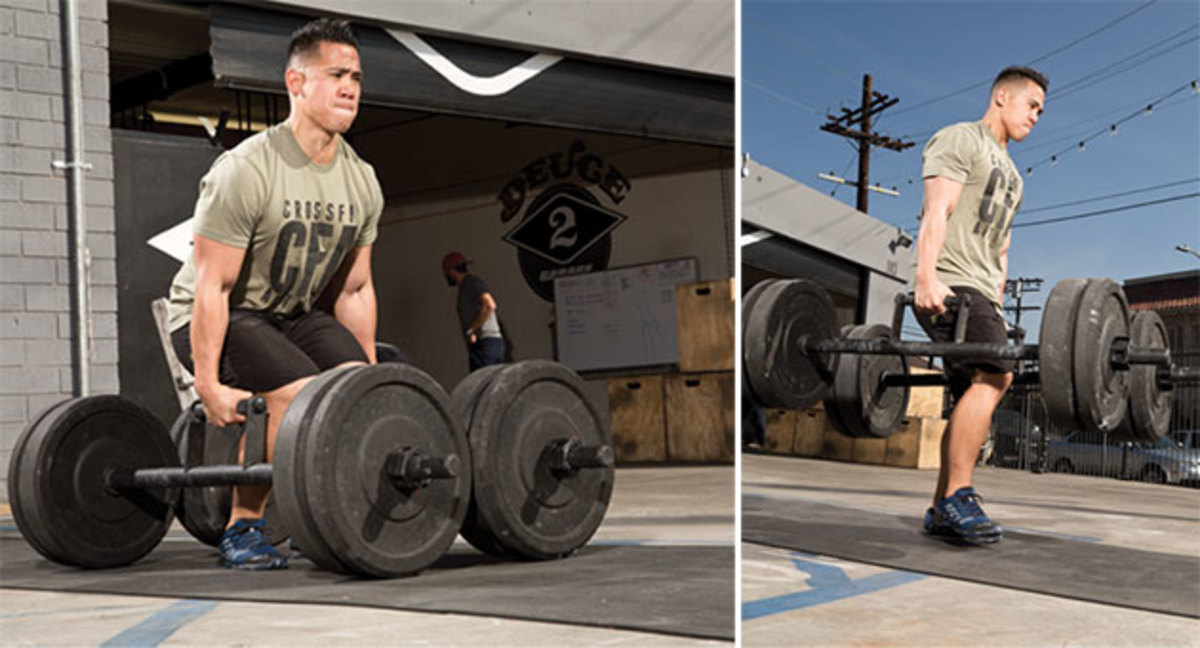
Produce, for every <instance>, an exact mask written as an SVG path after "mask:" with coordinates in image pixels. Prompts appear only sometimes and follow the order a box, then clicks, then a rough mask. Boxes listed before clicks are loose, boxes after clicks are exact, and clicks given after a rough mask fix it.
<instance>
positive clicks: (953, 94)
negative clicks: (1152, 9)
mask: <svg viewBox="0 0 1200 648" xmlns="http://www.w3.org/2000/svg"><path fill="white" fill-rule="evenodd" d="M1155 2H1157V0H1150V1H1149V2H1146V3H1145V4H1141V5H1138V6H1137V7H1136V8H1134V9H1133V11H1130V12H1129V13H1126V14H1124V15H1122V16H1120V17H1118V18H1116V19H1115V20H1112V21H1109V22H1107V23H1105V24H1103V25H1101V26H1100V27H1097V28H1096V29H1094V30H1092V31H1090V32H1088V33H1087V34H1084V35H1083V36H1080V37H1079V38H1076V39H1075V40H1073V41H1071V42H1070V43H1067V44H1066V45H1063V46H1061V47H1058V48H1057V49H1054V50H1052V51H1050V52H1047V53H1045V54H1042V55H1041V56H1039V57H1037V58H1035V59H1033V60H1031V61H1029V62H1028V63H1026V65H1033V64H1034V63H1037V62H1039V61H1043V60H1045V59H1047V58H1050V57H1051V56H1054V55H1055V54H1058V53H1059V52H1062V51H1065V50H1066V49H1068V48H1071V47H1074V46H1076V45H1078V44H1079V43H1082V42H1083V41H1085V40H1087V39H1089V38H1091V37H1092V36H1095V35H1096V34H1099V33H1100V32H1102V31H1104V30H1106V29H1109V28H1110V27H1113V26H1114V25H1116V24H1118V23H1120V22H1122V21H1124V20H1126V19H1128V18H1129V17H1130V16H1132V15H1134V14H1136V13H1137V12H1139V11H1141V10H1143V9H1146V8H1147V7H1149V6H1150V5H1152V4H1154V3H1155ZM991 82H992V80H991V79H986V80H984V81H980V82H978V83H973V84H971V85H969V86H966V87H963V88H959V89H958V90H955V91H954V92H950V93H947V94H944V95H942V96H940V97H934V98H933V99H929V100H927V101H923V102H920V103H917V104H913V105H911V106H908V107H907V108H901V109H900V110H897V111H895V112H893V113H892V116H893V117H895V116H896V115H902V114H904V113H906V112H909V111H910V110H916V109H918V108H924V107H925V106H928V105H931V104H935V103H938V102H939V101H944V100H946V99H949V98H951V97H956V96H958V95H960V94H962V93H964V92H968V91H970V90H974V89H976V88H979V87H982V86H985V85H988V84H989V83H991ZM914 137H915V136H914Z"/></svg>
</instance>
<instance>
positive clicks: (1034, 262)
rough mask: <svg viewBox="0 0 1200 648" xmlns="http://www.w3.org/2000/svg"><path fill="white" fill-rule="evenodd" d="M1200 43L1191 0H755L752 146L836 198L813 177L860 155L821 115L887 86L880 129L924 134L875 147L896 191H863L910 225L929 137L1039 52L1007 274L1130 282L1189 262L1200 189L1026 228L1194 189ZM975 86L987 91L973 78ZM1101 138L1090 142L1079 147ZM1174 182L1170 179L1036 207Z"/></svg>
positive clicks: (845, 171)
mask: <svg viewBox="0 0 1200 648" xmlns="http://www.w3.org/2000/svg"><path fill="white" fill-rule="evenodd" d="M1110 23H1115V24H1111V26H1109V24H1110ZM1106 26H1107V27H1106ZM1092 32H1096V33H1094V34H1092ZM1089 34H1091V35H1089ZM1198 39H1200V2H1196V1H1195V0H1185V1H1182V2H1181V1H1169V0H1157V1H1155V2H1150V3H1146V2H1140V3H1139V2H1003V3H1001V2H971V1H968V2H953V3H951V2H923V3H914V2H855V1H843V2H832V3H826V2H781V1H775V2H762V1H753V0H747V1H745V2H743V4H742V102H743V103H742V149H743V151H745V152H746V153H749V154H750V156H751V157H752V158H754V159H756V160H758V161H759V162H762V163H763V164H766V165H767V166H769V167H772V168H774V169H776V170H778V171H780V172H782V173H785V174H787V175H789V176H791V177H793V178H795V179H797V180H799V181H801V182H804V183H805V184H808V185H810V186H812V187H815V188H817V189H819V190H822V191H824V192H825V193H827V194H828V193H829V192H830V191H833V190H834V189H835V187H836V185H833V184H830V183H827V182H824V181H822V180H819V179H818V178H817V173H820V172H826V173H827V172H830V171H833V172H834V173H835V174H837V175H841V176H842V177H845V178H848V179H851V180H853V179H854V177H855V174H856V173H857V157H856V154H855V152H854V151H853V150H852V149H851V147H850V145H849V142H850V140H847V139H844V138H841V137H837V136H835V135H832V134H829V133H825V132H823V131H821V130H819V129H818V127H819V126H820V125H821V124H822V123H824V122H825V121H826V114H827V113H839V112H840V111H838V108H839V106H845V107H847V108H855V107H857V106H858V104H859V100H860V96H861V84H862V75H863V74H865V73H869V74H871V75H872V77H873V80H874V86H875V90H876V91H877V92H882V93H884V94H887V95H890V96H892V97H898V98H899V99H900V102H899V103H898V104H897V105H895V106H894V107H892V108H890V109H888V110H886V111H884V112H883V113H882V115H881V116H878V117H876V120H877V124H876V130H877V131H878V132H880V133H882V134H886V135H889V136H891V137H895V138H905V139H908V140H911V141H914V142H915V143H916V145H915V146H913V147H911V148H909V149H907V150H905V151H903V152H900V153H897V152H894V151H890V150H886V149H878V148H877V149H873V151H872V154H871V181H872V183H874V182H880V183H881V184H882V185H883V186H885V187H895V188H896V189H898V190H899V191H900V193H901V196H900V197H899V198H893V197H889V196H884V195H882V194H877V193H872V194H870V196H871V197H870V213H871V215H872V216H874V217H876V218H879V219H881V220H883V221H886V222H888V223H892V224H894V225H897V226H900V227H903V228H905V229H906V230H907V231H909V232H912V233H914V234H915V233H916V228H917V214H918V213H919V211H920V201H921V181H920V164H921V147H922V145H923V143H924V141H925V139H927V138H928V137H929V135H930V134H932V132H933V131H934V130H936V129H937V128H940V127H942V126H945V125H948V124H951V123H954V122H959V121H974V120H977V119H979V118H980V117H981V116H982V115H983V112H984V110H985V109H986V106H987V98H988V86H989V85H990V81H991V79H992V77H994V76H995V74H996V72H998V71H999V70H1000V69H1002V68H1003V67H1005V66H1007V65H1012V64H1030V63H1032V64H1033V65H1034V67H1037V68H1038V69H1040V70H1042V71H1043V72H1045V73H1046V74H1047V75H1048V76H1049V78H1050V93H1049V95H1048V97H1047V101H1046V111H1045V113H1044V114H1043V115H1042V119H1041V121H1040V122H1039V123H1038V125H1037V126H1036V127H1035V128H1034V130H1033V133H1032V134H1031V135H1030V136H1029V137H1028V138H1027V139H1026V140H1025V141H1024V142H1013V143H1010V146H1009V153H1010V155H1012V157H1013V159H1014V161H1015V162H1016V163H1017V166H1018V167H1019V168H1020V169H1022V171H1024V170H1025V169H1026V168H1028V167H1031V166H1032V167H1033V173H1032V174H1031V175H1026V176H1025V199H1024V205H1023V208H1022V211H1021V213H1018V214H1017V217H1016V226H1017V227H1016V228H1015V229H1014V230H1013V244H1012V249H1011V251H1010V255H1009V276H1010V277H1016V276H1025V277H1042V278H1044V279H1045V280H1046V284H1045V285H1044V287H1043V292H1042V294H1041V295H1034V296H1032V300H1033V301H1032V303H1033V304H1035V305H1040V303H1041V300H1042V299H1044V297H1045V294H1046V293H1048V292H1049V290H1050V287H1051V286H1052V285H1053V284H1054V282H1056V281H1057V280H1059V279H1062V278H1066V277H1101V276H1103V277H1112V278H1114V279H1116V280H1117V281H1123V280H1125V279H1128V278H1131V277H1140V276H1146V275H1155V274H1162V273H1169V272H1177V271H1181V270H1191V269H1196V268H1200V259H1198V258H1196V257H1194V256H1191V255H1188V254H1184V253H1182V252H1178V251H1176V250H1175V249H1174V248H1175V246H1177V245H1181V244H1183V245H1189V246H1191V247H1192V248H1194V249H1197V250H1200V198H1196V197H1192V198H1186V199H1179V200H1174V201H1171V202H1162V203H1160V204H1157V205H1151V206H1145V207H1140V208H1136V209H1130V210H1125V211H1118V212H1115V213H1110V214H1106V215H1099V216H1094V217H1088V218H1081V219H1077V220H1070V221H1066V222H1061V223H1056V224H1044V225H1025V226H1023V227H1022V224H1026V223H1033V222H1035V221H1039V220H1043V219H1050V218H1056V217H1064V216H1073V215H1078V214H1083V213H1086V212H1092V211H1098V210H1105V209H1111V208H1117V207H1122V206H1126V205H1131V204H1135V203H1142V202H1149V201H1157V200H1164V199H1170V198H1173V197H1176V196H1182V195H1186V194H1192V193H1197V192H1200V93H1196V92H1194V91H1193V90H1192V88H1191V87H1188V86H1189V83H1190V82H1192V81H1196V80H1197V79H1200V40H1198ZM1074 41H1079V42H1077V43H1074V44H1072V43H1073V42H1074ZM1055 50H1061V51H1057V52H1055ZM1047 55H1048V56H1047ZM1035 60H1036V62H1034V61H1035ZM973 84H979V86H978V87H975V88H973V89H969V88H970V86H972V85H973ZM1181 88H1182V90H1180V91H1179V92H1176V93H1175V94H1174V95H1172V96H1171V97H1169V98H1165V99H1163V98H1162V97H1163V95H1166V94H1168V93H1170V92H1172V91H1175V90H1177V89H1181ZM958 91H962V92H958ZM956 92H957V94H953V93H956ZM1056 93H1059V94H1056ZM946 95H950V96H946ZM1152 103H1153V104H1154V109H1153V110H1152V111H1151V114H1149V115H1146V114H1145V108H1146V106H1147V105H1148V104H1152ZM1121 120H1124V121H1121ZM1118 121H1121V123H1120V124H1119V125H1118V128H1117V132H1116V134H1112V133H1111V128H1110V127H1111V126H1112V125H1113V124H1115V123H1117V122H1118ZM1097 132H1102V134H1101V135H1099V136H1098V137H1095V138H1092V139H1088V140H1087V141H1086V144H1085V147H1084V150H1082V151H1080V150H1079V148H1078V144H1079V141H1080V140H1083V139H1086V138H1090V137H1091V136H1092V135H1094V134H1096V133H1097ZM1051 155H1057V158H1058V160H1057V163H1054V164H1052V163H1051V162H1050V160H1049V158H1050V157H1051ZM1167 184H1172V185H1173V186H1167V187H1162V188H1159V189H1155V190H1151V191H1137V192H1136V193H1129V194H1127V195H1124V196H1118V197H1113V198H1109V199H1105V200H1096V201H1092V202H1086V203H1082V204H1075V205H1069V206H1064V207H1059V208H1054V209H1041V208H1043V207H1053V206H1054V205H1058V204H1061V203H1069V202H1076V201H1081V200H1088V199H1092V198H1097V197H1101V196H1106V195H1110V194H1117V193H1123V192H1133V191H1135V190H1141V189H1145V188H1148V187H1155V186H1159V185H1167ZM834 197H835V198H837V199H839V200H842V201H844V202H846V203H848V204H851V205H852V204H854V197H855V196H854V188H853V187H841V188H838V189H837V190H836V193H835V194H834ZM1026 303H1031V302H1026ZM1038 321H1039V318H1038V317H1037V314H1036V313H1033V314H1029V313H1026V314H1025V315H1024V316H1023V320H1022V324H1023V325H1026V328H1027V329H1029V330H1031V331H1034V330H1036V326H1037V322H1038ZM906 328H907V327H906ZM1034 337H1036V334H1035V335H1034Z"/></svg>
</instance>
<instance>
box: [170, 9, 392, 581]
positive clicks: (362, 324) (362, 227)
mask: <svg viewBox="0 0 1200 648" xmlns="http://www.w3.org/2000/svg"><path fill="white" fill-rule="evenodd" d="M284 81H285V83H286V86H287V91H288V98H289V103H290V113H289V116H288V119H287V120H286V121H285V122H283V123H280V124H277V125H275V126H272V127H270V128H268V129H267V130H265V131H263V132H261V133H259V134H257V135H255V136H253V137H250V138H249V139H247V140H245V141H244V142H242V143H241V144H239V145H238V146H237V147H236V148H234V149H232V150H230V151H227V152H225V153H224V154H222V155H221V156H220V157H218V158H217V160H216V161H215V162H214V163H213V165H212V167H211V169H210V170H209V172H208V174H207V175H205V176H204V178H203V179H202V180H201V182H200V197H199V199H198V200H197V202H196V210H195V220H194V223H195V225H194V232H195V235H194V247H193V250H192V256H191V257H190V258H189V259H188V261H187V262H186V263H185V264H184V266H183V268H182V269H181V270H180V271H179V274H177V275H176V277H175V280H174V282H173V283H172V286H171V293H170V306H169V308H168V317H169V326H170V329H171V331H172V333H171V340H172V342H173V344H174V346H175V350H176V353H177V354H178V355H179V357H180V360H182V361H183V363H184V364H185V365H186V366H187V368H188V369H189V370H191V371H192V372H193V373H194V374H195V377H196V383H195V385H196V391H197V393H198V394H199V395H200V399H201V401H202V402H203V404H204V410H205V413H206V415H207V417H208V420H209V421H211V422H214V423H216V424H217V425H221V426H225V425H229V424H232V423H237V422H241V421H243V420H244V417H243V416H242V415H241V414H239V413H238V412H237V411H236V405H237V403H238V401H241V400H243V399H246V398H249V397H250V396H251V393H250V392H255V393H258V394H261V395H262V396H264V397H265V399H266V403H267V408H268V413H269V416H268V433H267V459H268V461H269V460H271V458H272V456H273V452H274V439H275V436H276V433H277V431H278V429H279V423H280V420H281V419H282V418H283V413H284V411H285V410H286V409H287V407H288V405H289V404H290V403H291V401H292V399H294V398H295V396H296V395H297V394H298V393H299V392H300V390H301V388H302V387H303V386H304V385H305V384H307V383H308V381H309V380H311V378H312V377H313V376H315V375H317V374H318V373H320V372H321V371H324V370H326V369H331V368H334V367H340V366H345V365H353V364H364V363H373V362H374V361H375V358H374V354H375V326H376V305H375V291H374V287H373V285H372V280H371V244H372V243H373V242H374V240H375V237H376V234H377V229H376V228H377V225H378V221H379V215H380V212H382V210H383V192H382V190H381V188H380V186H379V181H378V180H377V179H376V177H375V171H374V169H373V168H372V167H371V165H370V164H368V163H366V162H365V161H363V160H362V159H361V158H359V157H358V155H357V153H355V151H354V149H352V148H351V147H350V145H349V144H348V143H346V141H345V140H344V139H343V138H342V137H341V134H342V133H345V132H346V131H347V130H348V129H349V128H350V125H351V124H352V123H353V122H354V118H355V116H356V115H357V113H358V102H359V98H360V95H361V92H362V67H361V64H360V62H359V56H358V41H357V40H356V38H355V36H354V33H353V31H352V30H351V29H350V25H349V23H348V22H346V21H345V20H331V19H318V20H314V21H312V22H310V23H308V24H307V25H305V26H304V27H302V28H301V29H299V30H297V31H296V32H295V33H294V34H293V35H292V39H291V42H290V43H289V45H288V58H287V70H286V71H285V73H284ZM318 300H320V301H321V302H322V303H326V302H327V303H328V304H330V305H331V307H330V308H328V311H327V310H324V309H321V308H315V305H316V303H317V302H318ZM330 311H331V312H330ZM269 489H270V487H269V486H240V487H235V488H234V497H233V510H232V513H231V514H230V519H229V527H228V529H227V530H226V532H225V535H224V536H223V537H222V539H221V542H220V544H219V547H218V548H219V551H220V553H221V559H222V564H223V565H224V566H226V567H234V568H239V569H277V568H282V567H286V566H287V561H286V560H285V559H284V558H283V557H282V556H281V555H280V554H279V553H278V552H277V551H276V550H275V549H274V547H272V546H271V545H270V543H269V542H267V541H266V539H265V538H264V536H263V533H262V514H263V508H264V506H265V501H266V496H267V493H268V491H269Z"/></svg>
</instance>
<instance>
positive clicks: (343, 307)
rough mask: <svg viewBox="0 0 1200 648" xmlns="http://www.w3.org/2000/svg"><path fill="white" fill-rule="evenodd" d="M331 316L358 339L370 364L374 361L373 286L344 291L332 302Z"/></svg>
mask: <svg viewBox="0 0 1200 648" xmlns="http://www.w3.org/2000/svg"><path fill="white" fill-rule="evenodd" d="M333 316H334V317H335V318H337V321H339V322H341V324H342V326H345V327H346V330H348V331H350V334H351V335H353V336H354V339H355V340H358V344H359V346H361V347H362V348H363V351H364V352H365V353H366V354H367V359H368V360H369V361H370V362H371V364H374V363H375V326H376V319H377V317H378V314H377V312H376V310H375V288H374V287H373V286H371V285H366V286H363V287H362V288H361V289H360V290H355V291H346V292H342V294H340V295H338V298H337V301H336V302H334V306H333Z"/></svg>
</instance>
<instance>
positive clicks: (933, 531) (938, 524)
mask: <svg viewBox="0 0 1200 648" xmlns="http://www.w3.org/2000/svg"><path fill="white" fill-rule="evenodd" d="M925 533H928V534H929V535H931V536H953V535H956V534H955V533H954V527H952V526H950V525H949V524H946V521H945V520H943V519H942V518H941V517H939V516H938V514H937V511H936V510H934V508H933V507H932V506H930V507H929V508H927V509H925Z"/></svg>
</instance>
